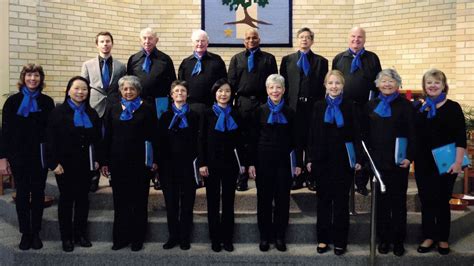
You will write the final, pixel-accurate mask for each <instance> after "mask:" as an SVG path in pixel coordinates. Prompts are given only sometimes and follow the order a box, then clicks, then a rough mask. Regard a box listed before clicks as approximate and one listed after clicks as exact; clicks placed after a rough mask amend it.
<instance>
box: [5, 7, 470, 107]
mask: <svg viewBox="0 0 474 266" xmlns="http://www.w3.org/2000/svg"><path fill="white" fill-rule="evenodd" d="M9 2H10V5H9V33H10V61H9V62H10V63H9V72H10V90H11V91H16V88H15V84H16V82H17V78H18V76H19V71H20V69H21V66H22V65H23V64H24V63H26V62H30V61H37V62H39V63H40V64H42V65H43V66H44V67H45V71H46V74H47V79H46V82H47V89H46V92H47V93H48V94H50V95H52V96H53V97H54V98H55V99H56V100H57V101H60V100H61V99H62V97H63V91H64V87H65V85H66V82H67V80H68V79H69V78H70V77H71V76H73V75H77V74H79V73H80V67H81V64H82V62H83V61H85V60H86V59H89V58H91V57H93V56H96V49H95V43H94V36H95V34H96V33H97V32H99V31H102V30H109V31H110V32H112V34H113V35H114V40H115V46H114V49H113V55H114V57H115V58H117V59H119V60H121V61H122V62H124V63H125V62H126V61H127V59H128V57H129V56H130V55H131V54H132V53H135V52H136V51H138V49H139V48H140V46H139V40H138V34H139V31H140V29H141V28H144V27H147V26H151V27H153V28H155V29H156V30H157V32H158V35H159V38H160V41H159V43H158V48H159V49H162V50H163V51H164V52H166V53H168V54H169V55H170V56H171V57H172V59H173V61H174V64H175V67H176V68H178V67H179V64H180V62H181V60H182V59H183V58H185V57H187V56H188V55H190V54H191V51H192V48H191V41H190V36H191V32H192V30H193V29H197V28H200V25H201V24H200V23H201V15H200V14H201V11H200V6H201V0H173V1H169V0H166V1H165V0H121V1H109V0H99V1H82V0H81V1H80V0H76V1H73V0H68V1H65V0H64V1H36V0H25V1H23V0H9ZM473 18H474V4H473V3H471V1H467V0H466V1H461V0H458V1H455V0H445V1H436V0H432V1H415V0H391V1H388V0H387V1H377V0H334V1H327V0H293V35H294V34H295V33H296V31H297V30H298V29H299V28H301V27H303V26H306V27H310V28H312V29H313V30H314V31H315V32H316V39H315V44H314V45H313V50H314V51H315V52H316V53H318V54H321V55H322V56H324V57H326V58H327V59H329V61H331V60H332V59H333V58H334V56H335V55H336V54H337V53H339V52H341V51H343V50H345V49H346V47H347V33H348V30H349V29H350V28H351V27H352V26H354V25H361V26H363V27H364V28H365V29H366V31H367V42H366V48H367V49H368V50H371V51H374V52H376V53H377V54H378V55H379V57H380V59H381V62H382V66H383V67H384V68H387V67H395V68H396V69H397V70H398V71H399V72H400V74H401V76H402V78H403V83H404V84H403V87H404V88H407V89H420V88H421V84H420V82H421V76H422V74H423V73H424V71H426V70H427V69H428V68H431V67H437V68H440V69H442V70H443V71H445V73H446V74H447V76H448V79H449V80H448V82H449V85H450V87H451V88H452V90H451V91H450V92H451V93H450V97H451V98H454V99H457V100H460V101H463V102H467V103H471V104H474V93H473V91H474V85H473V84H474V83H473V82H472V81H473V80H474V75H473V61H474V39H473V36H474V34H473V33H474V22H473ZM210 38H211V42H212V36H210ZM265 50H266V51H269V52H271V53H273V54H274V55H275V56H276V57H277V61H278V62H280V61H281V57H282V56H284V55H286V54H288V53H291V52H294V51H295V48H265ZM210 51H212V52H216V53H218V54H220V55H221V56H222V57H223V59H224V60H225V61H226V64H228V63H229V60H230V58H231V56H232V55H234V54H235V53H237V52H239V51H241V48H210Z"/></svg>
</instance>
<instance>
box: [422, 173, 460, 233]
mask: <svg viewBox="0 0 474 266" xmlns="http://www.w3.org/2000/svg"><path fill="white" fill-rule="evenodd" d="M456 176H457V174H454V175H450V174H444V175H439V174H438V173H435V172H433V174H432V175H430V176H419V175H418V174H417V175H416V184H417V186H418V193H419V196H420V201H421V226H422V232H423V238H424V239H428V238H429V239H433V240H439V241H444V242H447V241H448V239H449V231H450V227H451V210H450V206H449V200H450V199H451V194H452V193H453V186H454V181H455V180H456Z"/></svg>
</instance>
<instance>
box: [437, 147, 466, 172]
mask: <svg viewBox="0 0 474 266" xmlns="http://www.w3.org/2000/svg"><path fill="white" fill-rule="evenodd" d="M431 153H432V154H433V158H434V160H435V163H436V166H437V167H438V171H439V174H440V175H442V174H445V173H447V172H448V169H449V167H450V166H451V165H452V164H453V163H454V162H455V161H456V145H455V144H454V142H453V143H450V144H446V145H444V146H441V147H438V148H435V149H432V150H431ZM470 164H471V160H469V158H468V157H467V155H466V154H464V158H463V161H462V167H463V168H464V167H466V166H468V165H470Z"/></svg>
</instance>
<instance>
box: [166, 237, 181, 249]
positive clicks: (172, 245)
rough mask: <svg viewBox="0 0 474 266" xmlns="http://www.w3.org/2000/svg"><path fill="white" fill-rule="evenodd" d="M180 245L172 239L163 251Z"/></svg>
mask: <svg viewBox="0 0 474 266" xmlns="http://www.w3.org/2000/svg"><path fill="white" fill-rule="evenodd" d="M177 244H178V241H176V240H174V239H172V238H170V239H168V241H166V243H165V244H164V245H163V249H172V248H174V247H175V246H176V245H177Z"/></svg>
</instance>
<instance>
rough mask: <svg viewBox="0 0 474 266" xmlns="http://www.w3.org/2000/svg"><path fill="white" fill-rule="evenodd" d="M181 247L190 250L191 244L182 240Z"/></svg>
mask: <svg viewBox="0 0 474 266" xmlns="http://www.w3.org/2000/svg"><path fill="white" fill-rule="evenodd" d="M179 248H180V249H182V250H188V249H190V248H191V244H190V243H189V242H187V241H186V242H181V244H179Z"/></svg>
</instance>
